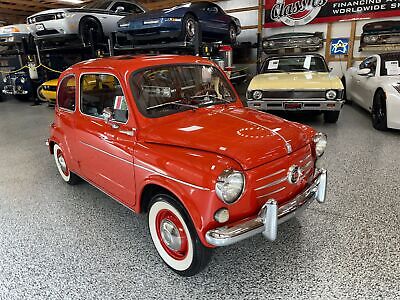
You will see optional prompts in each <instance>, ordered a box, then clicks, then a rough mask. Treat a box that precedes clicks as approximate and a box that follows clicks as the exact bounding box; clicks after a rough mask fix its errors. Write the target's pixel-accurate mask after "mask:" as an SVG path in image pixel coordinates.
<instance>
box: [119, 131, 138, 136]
mask: <svg viewBox="0 0 400 300" xmlns="http://www.w3.org/2000/svg"><path fill="white" fill-rule="evenodd" d="M119 132H120V133H122V134H125V135H128V136H134V135H135V130H120V131H119Z"/></svg>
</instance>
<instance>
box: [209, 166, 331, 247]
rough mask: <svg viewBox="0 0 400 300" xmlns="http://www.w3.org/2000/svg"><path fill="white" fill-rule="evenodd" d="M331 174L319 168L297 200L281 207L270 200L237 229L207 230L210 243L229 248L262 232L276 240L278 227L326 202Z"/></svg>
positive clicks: (232, 227)
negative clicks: (311, 205)
mask: <svg viewBox="0 0 400 300" xmlns="http://www.w3.org/2000/svg"><path fill="white" fill-rule="evenodd" d="M326 185H327V171H326V170H325V169H317V170H316V172H315V176H314V179H313V181H312V183H311V184H310V185H309V186H308V187H307V188H306V189H304V190H303V191H302V192H301V193H300V194H298V195H297V196H296V197H295V198H293V199H292V200H290V201H289V202H287V203H286V204H284V205H282V206H279V207H278V204H277V202H276V201H275V200H273V199H271V200H269V201H268V202H267V203H266V204H265V205H264V206H263V207H262V209H261V210H260V212H259V213H258V216H257V217H255V218H254V219H246V220H244V221H243V222H242V223H239V224H236V225H234V226H231V227H229V226H224V227H219V228H215V229H212V230H209V231H207V233H206V241H207V242H208V243H209V244H210V245H213V246H216V247H220V246H228V245H231V244H234V243H236V242H239V241H242V240H244V239H247V238H249V237H251V236H253V235H256V234H259V233H262V234H263V235H264V236H265V237H266V238H267V239H268V240H269V241H274V240H275V239H276V236H277V232H278V225H279V224H282V223H284V222H286V221H287V220H289V219H291V218H293V217H294V216H296V215H298V214H300V213H301V212H302V211H303V210H305V209H306V208H307V207H308V205H310V204H311V203H312V202H313V201H314V200H317V202H319V203H324V202H325V197H326Z"/></svg>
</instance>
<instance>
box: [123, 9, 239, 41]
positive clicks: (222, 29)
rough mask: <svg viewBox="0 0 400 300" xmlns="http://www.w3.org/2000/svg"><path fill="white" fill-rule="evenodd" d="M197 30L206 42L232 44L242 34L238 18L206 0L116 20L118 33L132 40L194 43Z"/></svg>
mask: <svg viewBox="0 0 400 300" xmlns="http://www.w3.org/2000/svg"><path fill="white" fill-rule="evenodd" d="M197 24H198V25H199V26H196V25H197ZM197 28H200V29H199V30H200V31H201V34H202V39H203V40H205V41H206V40H207V41H221V40H222V41H224V42H229V43H232V44H234V43H236V37H237V36H238V35H239V34H240V32H241V25H240V21H239V19H237V18H235V17H232V16H230V15H228V14H226V13H225V12H224V10H223V9H222V8H221V7H219V6H218V5H216V4H215V3H211V2H207V1H201V2H195V3H185V4H181V5H178V6H175V7H172V8H167V9H162V10H153V11H149V12H146V13H144V14H141V15H140V16H138V15H131V16H127V17H125V18H123V19H121V20H120V21H118V31H119V32H120V33H124V34H126V35H127V38H128V39H130V40H134V41H147V42H149V41H152V40H158V41H159V40H171V39H175V40H176V39H177V40H180V41H193V40H194V38H195V36H196V35H197V32H196V29H197Z"/></svg>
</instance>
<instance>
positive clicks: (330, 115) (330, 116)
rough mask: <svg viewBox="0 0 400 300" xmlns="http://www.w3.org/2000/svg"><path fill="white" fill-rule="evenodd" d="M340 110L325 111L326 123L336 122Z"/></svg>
mask: <svg viewBox="0 0 400 300" xmlns="http://www.w3.org/2000/svg"><path fill="white" fill-rule="evenodd" d="M339 115H340V110H338V111H325V112H324V120H325V122H326V123H336V122H337V121H338V120H339Z"/></svg>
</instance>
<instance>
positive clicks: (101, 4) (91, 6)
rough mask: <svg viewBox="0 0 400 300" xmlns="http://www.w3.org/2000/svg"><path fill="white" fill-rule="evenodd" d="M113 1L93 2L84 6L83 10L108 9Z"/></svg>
mask: <svg viewBox="0 0 400 300" xmlns="http://www.w3.org/2000/svg"><path fill="white" fill-rule="evenodd" d="M111 2H112V1H107V0H106V1H93V2H90V3H89V4H86V5H84V6H82V8H88V9H107V8H108V7H109V6H110V4H111Z"/></svg>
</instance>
